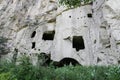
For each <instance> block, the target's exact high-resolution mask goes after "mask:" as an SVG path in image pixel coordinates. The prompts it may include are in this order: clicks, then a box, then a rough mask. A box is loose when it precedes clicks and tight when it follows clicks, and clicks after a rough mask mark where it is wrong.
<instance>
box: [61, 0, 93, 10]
mask: <svg viewBox="0 0 120 80" xmlns="http://www.w3.org/2000/svg"><path fill="white" fill-rule="evenodd" d="M93 1H94V0H59V3H60V4H61V5H66V6H67V7H70V8H71V7H78V6H81V4H82V3H83V4H84V5H85V4H89V3H91V2H93Z"/></svg>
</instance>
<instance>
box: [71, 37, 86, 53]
mask: <svg viewBox="0 0 120 80" xmlns="http://www.w3.org/2000/svg"><path fill="white" fill-rule="evenodd" d="M72 43H73V44H72V46H73V48H75V49H76V51H79V50H82V49H85V45H84V40H83V37H82V36H73V42H72Z"/></svg>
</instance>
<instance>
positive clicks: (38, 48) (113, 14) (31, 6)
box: [0, 0, 120, 65]
mask: <svg viewBox="0 0 120 80" xmlns="http://www.w3.org/2000/svg"><path fill="white" fill-rule="evenodd" d="M119 7H120V3H119V0H96V1H95V2H93V5H90V4H89V5H84V6H81V7H78V8H75V9H67V8H66V7H64V6H59V5H58V2H57V0H0V36H4V37H7V38H9V42H8V44H9V47H11V53H9V55H6V56H10V57H11V56H12V55H13V52H14V50H15V49H18V56H19V55H21V54H20V53H26V54H27V55H29V56H31V58H32V60H33V63H34V64H36V62H37V58H36V57H35V56H36V53H38V54H39V53H41V52H43V53H46V54H51V59H52V60H54V61H60V60H62V59H64V58H68V57H69V58H73V59H75V60H76V61H78V62H79V63H80V64H81V65H111V64H118V63H119V60H120V10H119V9H120V8H119Z"/></svg>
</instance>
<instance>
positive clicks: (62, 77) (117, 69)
mask: <svg viewBox="0 0 120 80" xmlns="http://www.w3.org/2000/svg"><path fill="white" fill-rule="evenodd" d="M29 60H30V59H29V57H26V56H23V57H21V58H20V60H19V61H20V63H19V64H17V65H15V64H13V63H12V62H10V61H5V62H0V80H120V76H119V75H120V66H108V67H105V66H72V65H69V66H64V67H60V68H54V67H53V66H52V67H51V66H46V67H45V66H41V65H39V66H33V65H32V63H30V61H29Z"/></svg>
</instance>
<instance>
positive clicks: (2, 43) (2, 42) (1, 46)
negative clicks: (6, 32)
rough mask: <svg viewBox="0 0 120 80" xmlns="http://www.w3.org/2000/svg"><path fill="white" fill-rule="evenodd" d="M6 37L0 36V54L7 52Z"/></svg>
mask: <svg viewBox="0 0 120 80" xmlns="http://www.w3.org/2000/svg"><path fill="white" fill-rule="evenodd" d="M7 41H8V39H7V38H5V37H2V36H0V56H1V55H5V54H7V53H8V52H9V48H8V47H7Z"/></svg>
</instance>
